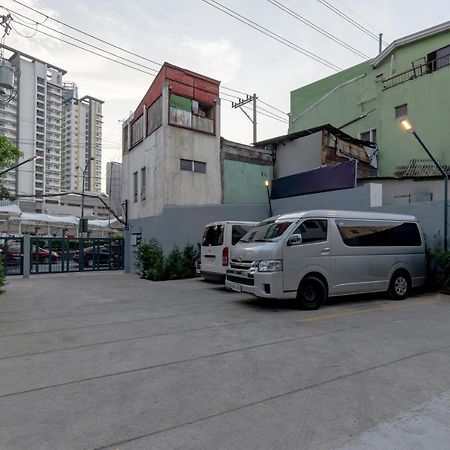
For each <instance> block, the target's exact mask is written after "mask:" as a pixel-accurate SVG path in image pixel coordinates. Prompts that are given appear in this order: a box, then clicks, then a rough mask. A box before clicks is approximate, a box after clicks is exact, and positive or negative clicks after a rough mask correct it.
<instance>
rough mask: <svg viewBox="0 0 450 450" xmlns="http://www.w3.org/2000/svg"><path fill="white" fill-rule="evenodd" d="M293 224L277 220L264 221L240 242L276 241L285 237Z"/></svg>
mask: <svg viewBox="0 0 450 450" xmlns="http://www.w3.org/2000/svg"><path fill="white" fill-rule="evenodd" d="M291 224H292V222H289V221H283V222H277V221H276V220H271V221H264V222H261V223H259V224H258V225H256V226H255V227H254V228H252V229H251V230H250V231H249V232H248V233H247V234H246V235H244V236H243V237H242V239H241V240H240V242H269V241H275V240H277V239H279V238H280V237H281V236H283V234H284V232H285V231H286V230H287V229H288V228H289V226H290V225H291Z"/></svg>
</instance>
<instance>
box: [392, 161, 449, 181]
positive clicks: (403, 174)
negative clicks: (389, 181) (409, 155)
mask: <svg viewBox="0 0 450 450" xmlns="http://www.w3.org/2000/svg"><path fill="white" fill-rule="evenodd" d="M438 162H439V164H441V162H440V161H438ZM441 167H442V168H443V169H444V170H445V172H447V173H449V171H450V166H448V165H445V164H441ZM394 176H395V177H397V178H414V177H439V176H441V173H440V172H439V170H438V168H437V167H436V166H435V164H434V163H433V161H431V160H429V159H411V160H410V161H409V163H408V164H407V165H405V166H399V167H397V170H396V171H395V173H394Z"/></svg>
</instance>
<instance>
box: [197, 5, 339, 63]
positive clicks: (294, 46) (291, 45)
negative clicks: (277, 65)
mask: <svg viewBox="0 0 450 450" xmlns="http://www.w3.org/2000/svg"><path fill="white" fill-rule="evenodd" d="M202 2H204V3H206V4H207V5H209V6H212V7H213V8H215V9H217V10H219V11H221V12H223V13H225V14H227V15H228V16H230V17H233V19H236V20H238V21H239V22H242V23H243V24H245V25H247V26H249V27H251V28H253V29H254V30H256V31H259V32H260V33H262V34H264V35H266V36H268V37H270V38H271V39H273V40H275V41H277V42H280V43H281V44H283V45H285V46H287V47H289V48H291V49H292V50H295V51H296V52H298V53H301V54H302V55H304V56H306V57H308V58H310V59H312V60H314V61H316V62H318V63H320V64H322V65H324V66H326V67H328V68H329V69H332V70H335V71H336V72H339V71H341V70H342V68H341V67H339V66H337V65H336V64H333V63H332V62H330V61H327V60H326V59H324V58H322V57H320V56H319V55H316V54H315V53H312V52H310V51H309V50H306V49H304V48H303V47H300V46H299V45H298V44H296V43H295V42H292V41H290V40H288V39H286V38H284V37H283V36H280V35H279V34H277V33H274V32H273V31H271V30H269V29H268V28H265V27H263V26H262V25H259V24H258V23H256V22H254V21H253V20H251V19H249V18H247V17H245V16H243V15H241V14H239V13H237V12H236V11H234V10H232V9H230V8H227V7H226V6H224V5H222V4H221V3H219V2H217V1H216V0H202Z"/></svg>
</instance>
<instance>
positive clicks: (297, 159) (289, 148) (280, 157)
mask: <svg viewBox="0 0 450 450" xmlns="http://www.w3.org/2000/svg"><path fill="white" fill-rule="evenodd" d="M321 149H322V131H318V132H317V133H314V134H311V135H310V136H305V137H302V138H299V139H295V140H294V141H290V142H286V143H285V144H279V145H278V147H277V153H276V155H277V159H276V161H275V165H274V178H280V177H286V176H288V175H294V174H296V173H301V172H306V171H308V170H312V169H317V168H318V167H320V166H321V164H320V158H321V153H322V152H321Z"/></svg>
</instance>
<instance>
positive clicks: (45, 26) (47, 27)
mask: <svg viewBox="0 0 450 450" xmlns="http://www.w3.org/2000/svg"><path fill="white" fill-rule="evenodd" d="M10 11H11V12H12V13H13V14H16V15H18V16H20V17H24V18H27V17H26V16H24V15H23V14H20V13H18V12H16V11H13V10H10ZM15 22H17V23H18V24H20V25H22V26H23V27H26V28H31V26H30V25H28V24H25V23H22V22H19V21H18V20H15ZM40 26H41V27H44V28H46V29H47V30H50V31H53V32H54V33H58V34H61V35H63V36H65V37H68V38H70V39H73V40H74V41H76V42H80V43H82V44H84V45H87V46H88V47H92V48H94V49H96V50H100V51H101V52H104V53H106V54H107V55H112V56H115V57H117V58H120V59H122V60H124V61H127V62H129V63H132V64H135V65H136V66H139V67H143V68H144V69H148V70H150V71H152V72H154V73H155V74H157V73H158V71H157V70H156V69H153V67H149V66H145V65H143V64H140V63H138V62H135V61H133V60H131V59H128V58H124V57H123V56H119V55H117V54H116V53H112V52H110V51H108V50H105V49H103V48H100V47H97V46H96V45H93V44H89V43H88V42H86V41H82V40H80V39H78V38H76V37H73V36H70V35H69V34H66V33H64V32H62V31H59V30H56V29H55V28H52V27H49V26H48V25H44V24H41V25H40ZM14 31H17V30H16V29H14ZM34 31H35V33H34V34H33V36H34V35H35V34H36V33H37V32H39V30H38V28H37V25H36V28H35V29H34ZM19 34H20V33H19ZM22 36H23V35H22ZM33 36H24V37H33Z"/></svg>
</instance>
